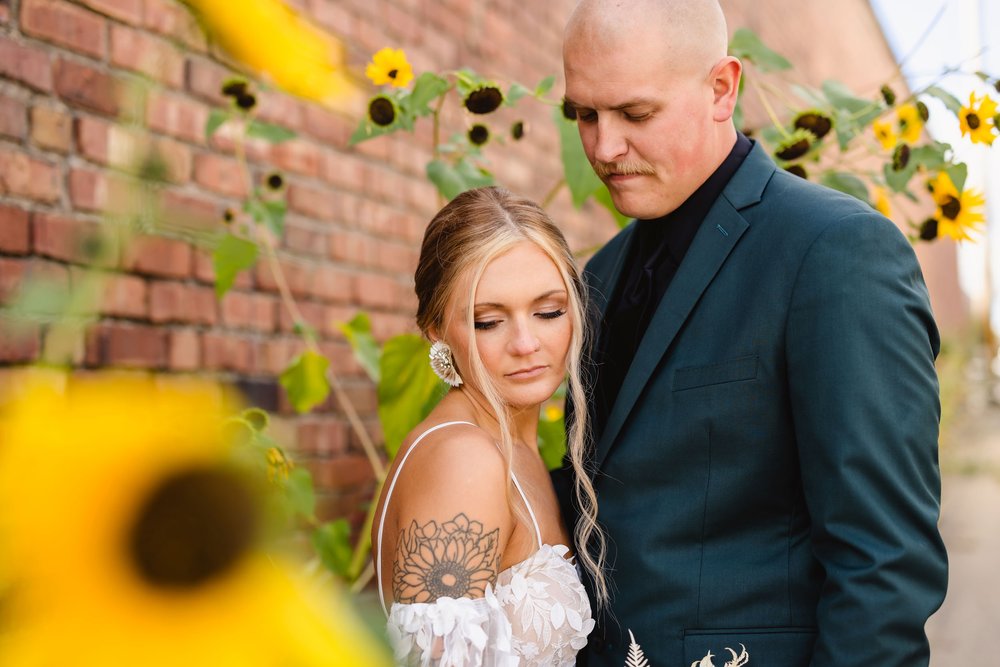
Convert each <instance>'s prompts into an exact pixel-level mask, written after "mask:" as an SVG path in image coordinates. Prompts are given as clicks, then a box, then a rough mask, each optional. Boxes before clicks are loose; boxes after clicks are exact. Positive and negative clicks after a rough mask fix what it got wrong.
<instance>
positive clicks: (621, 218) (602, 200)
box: [594, 183, 632, 229]
mask: <svg viewBox="0 0 1000 667" xmlns="http://www.w3.org/2000/svg"><path fill="white" fill-rule="evenodd" d="M594 199H595V200H596V201H597V203H599V204H600V205H601V206H603V207H604V208H606V209H608V210H609V211H611V215H612V216H614V218H615V222H616V223H617V224H618V228H619V229H622V228H624V227H625V226H626V225H628V223H629V222H631V221H632V218H630V217H628V216H627V215H622V214H621V213H619V212H618V209H617V208H615V202H614V200H613V199H611V192H609V191H608V186H606V185H604V184H603V183H601V187H599V188H597V190H595V191H594Z"/></svg>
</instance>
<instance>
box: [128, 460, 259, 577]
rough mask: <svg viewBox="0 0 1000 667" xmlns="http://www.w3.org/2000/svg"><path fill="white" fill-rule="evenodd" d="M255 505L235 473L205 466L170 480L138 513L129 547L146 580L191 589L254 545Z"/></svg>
mask: <svg viewBox="0 0 1000 667" xmlns="http://www.w3.org/2000/svg"><path fill="white" fill-rule="evenodd" d="M256 509H257V508H256V506H255V503H254V500H253V496H252V495H251V493H250V489H249V488H247V485H246V483H245V481H244V480H243V479H242V478H240V477H239V476H238V475H237V474H236V473H235V472H233V471H230V470H225V469H216V468H204V469H195V470H186V471H183V472H181V473H178V474H176V475H174V476H172V477H169V478H167V479H166V480H164V481H163V483H162V484H161V485H160V486H159V487H158V488H156V489H155V490H154V491H153V493H152V494H151V495H150V496H149V498H148V499H147V500H146V503H145V504H144V505H143V506H142V507H141V509H140V510H139V513H138V517H137V519H136V522H135V524H134V525H133V527H132V533H131V535H130V536H129V549H130V555H131V557H132V560H133V562H134V564H135V566H136V568H137V569H138V570H139V573H140V574H141V575H142V577H143V578H144V579H146V581H148V582H149V583H150V584H153V585H155V586H162V587H164V588H191V587H195V586H198V585H199V584H202V583H204V582H205V581H206V580H208V579H211V578H212V577H215V576H217V575H219V574H222V573H223V572H225V571H226V570H227V569H229V568H230V567H232V566H233V565H234V564H235V563H236V562H237V561H238V560H239V559H240V557H241V556H242V555H243V554H244V553H245V552H246V551H247V548H248V547H249V546H250V545H251V543H252V542H253V539H254V534H255V532H256V530H255V529H256V523H257V516H256Z"/></svg>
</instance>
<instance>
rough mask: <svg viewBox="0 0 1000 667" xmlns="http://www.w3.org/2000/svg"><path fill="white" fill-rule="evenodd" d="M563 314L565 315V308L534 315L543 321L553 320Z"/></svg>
mask: <svg viewBox="0 0 1000 667" xmlns="http://www.w3.org/2000/svg"><path fill="white" fill-rule="evenodd" d="M565 314H566V309H565V308H559V309H557V310H547V311H545V312H541V313H535V315H536V316H537V317H540V318H542V319H543V320H554V319H556V318H557V317H562V316H563V315H565Z"/></svg>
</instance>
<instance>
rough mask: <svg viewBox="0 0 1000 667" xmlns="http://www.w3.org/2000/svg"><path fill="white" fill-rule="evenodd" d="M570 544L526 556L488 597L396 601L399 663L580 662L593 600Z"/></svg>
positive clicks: (446, 666)
mask: <svg viewBox="0 0 1000 667" xmlns="http://www.w3.org/2000/svg"><path fill="white" fill-rule="evenodd" d="M464 423H468V422H446V423H444V424H439V425H437V426H435V427H433V428H431V429H429V430H427V431H426V432H424V433H423V434H421V435H420V437H419V438H417V440H416V441H415V442H414V443H413V446H412V447H411V448H410V449H409V450H408V451H407V452H406V455H405V456H404V457H403V460H402V461H400V464H399V467H398V468H397V469H396V473H395V475H394V476H393V478H392V481H391V482H390V484H389V491H388V493H387V494H386V498H385V507H386V508H387V507H388V505H389V499H390V497H391V496H392V490H393V487H395V485H396V480H397V479H398V477H399V473H400V471H401V470H402V469H403V465H404V464H405V463H406V458H407V457H409V455H410V453H411V452H413V450H414V449H415V448H416V447H417V445H419V444H420V441H421V440H423V439H424V437H425V436H427V435H428V434H429V433H431V432H433V431H436V430H437V429H439V428H443V427H445V426H450V425H452V424H464ZM513 481H514V485H515V486H516V487H517V490H518V492H520V494H521V497H522V498H523V499H524V503H525V505H526V506H527V508H528V514H529V515H530V516H531V521H532V523H533V524H534V526H535V535H536V536H537V538H538V543H539V544H541V542H542V537H541V531H540V530H539V529H538V521H537V520H536V519H535V513H534V511H533V510H532V508H531V504H530V503H529V502H528V498H527V496H526V495H525V493H524V490H523V489H522V488H521V485H520V483H519V482H518V481H517V478H516V477H514V478H513ZM386 513H387V512H386V510H385V508H383V510H382V518H381V520H380V521H379V530H378V544H377V545H376V556H375V572H376V579H377V580H378V593H379V599H380V600H382V606H383V609H385V596H384V593H383V591H382V577H381V554H382V530H383V528H384V527H385V515H386ZM568 551H569V549H568V547H566V546H563V545H554V546H553V545H548V544H542V546H541V547H540V548H539V549H538V551H536V552H535V553H533V554H532V555H531V556H529V557H528V558H527V559H525V560H523V561H521V562H520V563H517V564H516V565H513V566H511V567H509V568H507V569H506V570H504V571H502V572H500V574H499V575H498V577H497V581H496V586H493V587H489V586H488V587H487V589H486V595H485V596H484V597H482V598H477V599H470V598H458V599H456V598H449V597H442V598H438V599H437V600H436V601H434V602H432V603H414V604H402V603H399V602H394V603H393V604H392V607H391V608H390V609H389V612H388V632H389V639H390V641H391V642H392V644H393V649H394V650H395V654H396V661H397V662H398V663H399V664H401V665H420V666H421V667H479V666H483V667H508V666H510V667H513V666H514V665H523V666H525V667H529V666H532V665H538V666H542V665H565V666H567V667H568V666H571V665H574V664H576V654H577V651H579V650H580V649H581V648H583V647H584V646H585V645H586V643H587V635H589V634H590V632H591V630H593V629H594V620H593V619H592V618H591V613H590V601H589V600H588V598H587V593H586V591H585V590H584V588H583V584H582V583H580V574H579V572H578V571H577V568H576V566H575V565H574V564H573V563H572V562H571V561H569V560H567V559H566V557H565V556H566V553H567V552H568Z"/></svg>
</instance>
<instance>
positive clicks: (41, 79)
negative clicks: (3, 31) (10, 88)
mask: <svg viewBox="0 0 1000 667" xmlns="http://www.w3.org/2000/svg"><path fill="white" fill-rule="evenodd" d="M0 76H3V77H9V78H11V79H14V80H15V81H20V82H21V83H24V84H26V85H28V86H30V87H32V88H34V89H35V90H40V91H42V92H48V91H51V90H52V61H51V59H50V58H49V54H48V52H47V51H45V50H44V49H41V48H38V47H36V46H30V45H27V44H18V43H17V42H15V41H13V40H11V39H9V38H8V37H7V36H6V35H0Z"/></svg>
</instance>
